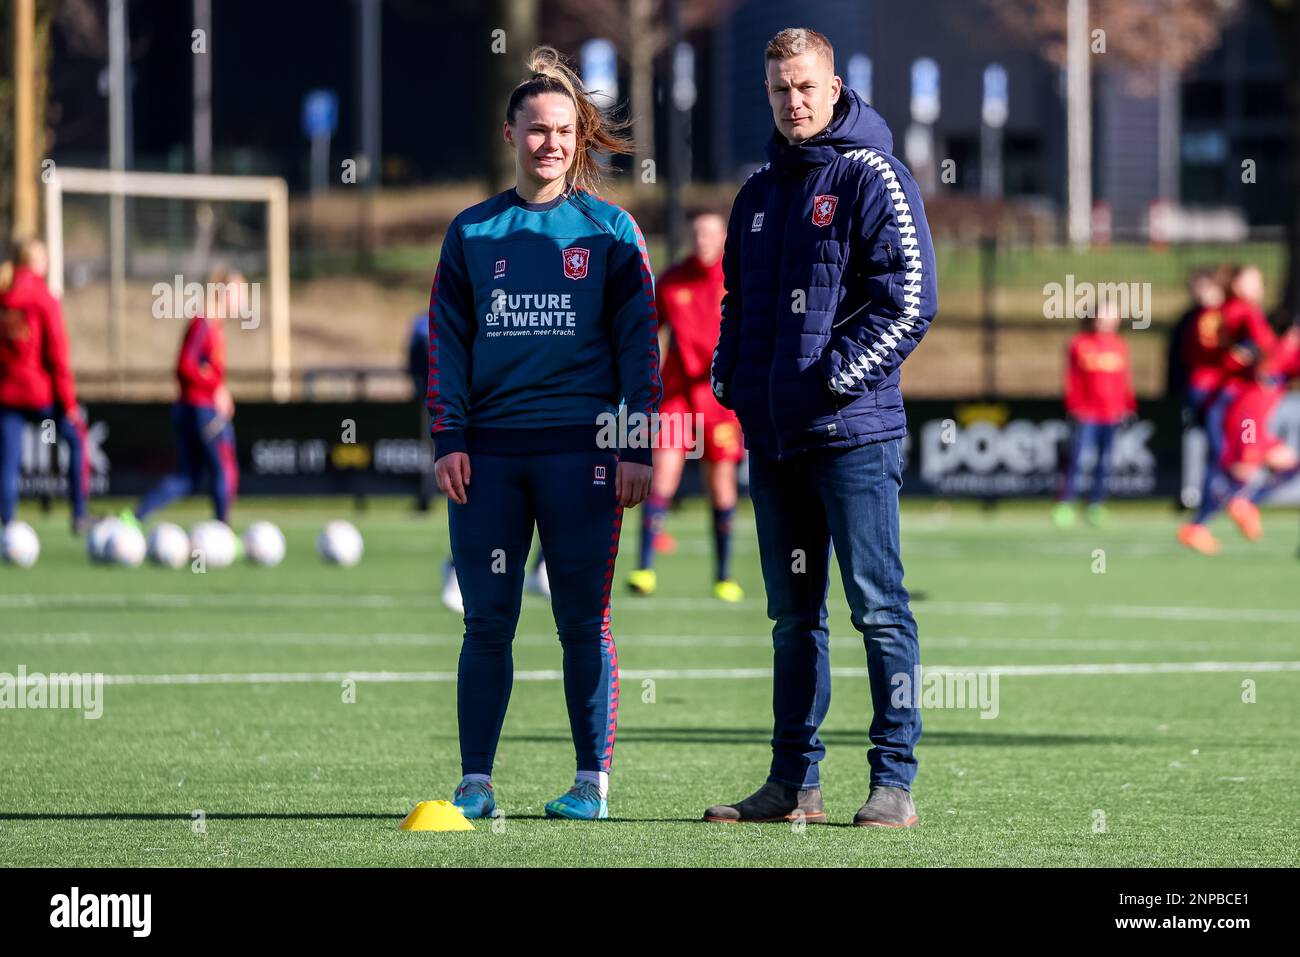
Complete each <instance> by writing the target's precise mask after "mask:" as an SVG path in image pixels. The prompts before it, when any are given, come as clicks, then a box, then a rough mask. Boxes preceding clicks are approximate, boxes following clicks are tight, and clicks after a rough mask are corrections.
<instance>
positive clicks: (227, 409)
mask: <svg viewBox="0 0 1300 957" xmlns="http://www.w3.org/2000/svg"><path fill="white" fill-rule="evenodd" d="M212 405H213V406H214V407H215V408H216V410H217V415H219V416H221V417H222V418H223V419H225V420H226V421H227V422H229V421H230V420H231V419H233V418H234V417H235V400H234V399H233V398H232V397H231V395H230V390H229V389H227V388H226V387H225V386H224V385H223V386H218V387H217V390H216V391H215V392H214V393H212Z"/></svg>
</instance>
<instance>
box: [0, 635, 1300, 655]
mask: <svg viewBox="0 0 1300 957" xmlns="http://www.w3.org/2000/svg"><path fill="white" fill-rule="evenodd" d="M615 637H616V640H617V641H618V643H619V644H620V645H623V646H625V647H627V648H694V649H697V650H712V649H723V648H748V649H760V648H761V649H768V648H771V647H772V638H771V636H770V635H769V634H768V633H767V632H766V631H757V630H756V631H755V632H753V633H752V634H748V635H638V634H628V633H624V634H621V635H618V634H616V636H615ZM5 640H6V641H8V642H10V643H24V642H25V643H31V644H42V645H64V644H66V645H101V646H102V645H176V644H217V645H230V644H237V643H238V644H254V645H279V646H295V647H306V648H314V647H330V646H342V647H349V648H357V647H384V646H397V647H447V648H459V647H460V645H461V642H462V641H463V640H464V639H463V636H462V635H461V634H459V633H420V632H409V633H388V632H379V633H374V634H366V633H359V634H347V633H341V632H321V633H312V632H278V631H262V632H259V631H238V632H221V631H176V632H163V631H158V632H110V633H105V634H93V633H90V632H85V631H73V632H20V633H17V634H12V635H6V636H5ZM558 642H559V639H558V638H557V637H556V635H555V633H554V632H551V633H524V634H517V635H516V636H515V641H514V643H515V644H516V645H520V646H523V645H529V646H532V645H539V646H550V645H555V644H558ZM830 645H831V647H832V648H861V647H862V636H861V635H856V634H853V635H848V636H832V637H831V639H830ZM1297 645H1300V640H1292V639H1280V640H1273V639H1252V640H1251V646H1252V648H1253V649H1254V650H1255V651H1260V650H1262V648H1263V647H1269V648H1281V649H1284V650H1292V649H1293V648H1295V647H1296V646H1297ZM921 648H922V649H923V650H924V649H931V648H961V649H976V650H994V649H1000V650H1018V651H1144V650H1153V649H1163V650H1165V651H1171V650H1175V649H1183V650H1186V651H1205V652H1212V651H1218V650H1221V649H1222V642H1218V641H1208V640H1204V639H1186V638H1181V637H1179V636H1178V635H1169V636H1153V637H1148V638H1055V637H1035V638H974V637H970V636H967V635H931V634H927V633H925V632H924V631H922V633H921Z"/></svg>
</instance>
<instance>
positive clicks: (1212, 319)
mask: <svg viewBox="0 0 1300 957" xmlns="http://www.w3.org/2000/svg"><path fill="white" fill-rule="evenodd" d="M1225 293H1226V301H1225V302H1224V304H1223V307H1222V308H1221V309H1220V310H1218V311H1217V312H1216V311H1214V310H1209V311H1207V312H1206V313H1205V314H1204V315H1203V316H1202V317H1201V319H1200V320H1199V321H1198V322H1197V323H1196V324H1195V325H1194V326H1192V327H1191V328H1190V329H1189V330H1188V338H1187V343H1186V351H1185V353H1184V355H1185V357H1186V359H1187V364H1188V370H1189V372H1188V374H1189V377H1190V378H1189V395H1190V396H1192V398H1193V401H1195V402H1196V403H1197V404H1198V405H1199V408H1200V409H1201V412H1202V422H1203V424H1204V427H1205V430H1206V435H1207V436H1208V437H1209V442H1210V444H1211V450H1212V454H1214V455H1215V456H1216V457H1217V460H1218V461H1217V463H1216V465H1217V468H1215V469H1214V470H1213V472H1212V473H1211V474H1209V475H1207V479H1206V482H1205V483H1204V487H1203V489H1202V494H1201V502H1200V505H1199V507H1198V508H1197V511H1196V515H1195V516H1194V517H1193V518H1192V520H1191V521H1190V522H1188V523H1187V524H1185V525H1183V527H1182V528H1180V529H1179V530H1178V540H1179V541H1180V542H1181V543H1182V544H1184V545H1186V546H1187V547H1188V548H1192V549H1195V550H1196V551H1198V552H1203V553H1205V554H1207V555H1212V554H1214V553H1215V552H1217V551H1218V550H1219V542H1218V540H1217V539H1216V538H1215V537H1214V535H1213V533H1211V532H1210V529H1209V527H1208V522H1209V519H1210V517H1211V516H1213V515H1214V513H1215V512H1217V511H1218V510H1219V509H1220V508H1223V507H1224V506H1225V504H1226V503H1228V502H1230V501H1231V502H1232V503H1233V504H1232V506H1231V507H1230V508H1229V509H1228V514H1229V516H1230V517H1231V518H1232V519H1233V521H1234V522H1236V523H1237V525H1238V527H1240V528H1241V531H1242V533H1243V534H1245V535H1246V536H1247V537H1251V536H1252V535H1255V534H1258V532H1257V524H1258V520H1259V517H1258V514H1257V513H1256V512H1255V511H1254V510H1253V509H1252V508H1251V507H1250V503H1249V501H1248V500H1247V499H1246V498H1243V497H1241V496H1237V495H1234V490H1233V488H1232V483H1231V482H1230V481H1229V480H1228V479H1227V478H1226V477H1225V476H1224V475H1223V472H1222V463H1223V456H1224V452H1225V450H1224V440H1225V438H1226V437H1227V436H1228V434H1229V423H1228V421H1227V412H1228V408H1229V407H1230V406H1231V405H1232V404H1233V403H1234V402H1235V401H1236V400H1237V399H1238V398H1239V397H1240V396H1241V394H1242V393H1243V392H1244V391H1246V390H1247V389H1248V388H1249V387H1250V386H1251V385H1252V384H1253V383H1254V382H1255V378H1256V373H1257V367H1258V365H1259V360H1260V358H1261V357H1262V356H1266V355H1269V354H1270V353H1272V352H1273V351H1274V349H1275V348H1276V346H1277V336H1276V335H1275V334H1274V332H1273V328H1272V326H1270V325H1269V322H1268V317H1267V316H1265V315H1264V311H1263V309H1261V308H1260V304H1261V303H1262V302H1263V301H1264V276H1263V273H1261V272H1260V270H1259V268H1258V267H1257V266H1252V265H1245V266H1234V267H1230V268H1229V270H1228V272H1227V285H1226V288H1225Z"/></svg>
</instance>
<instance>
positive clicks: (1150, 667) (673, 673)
mask: <svg viewBox="0 0 1300 957" xmlns="http://www.w3.org/2000/svg"><path fill="white" fill-rule="evenodd" d="M924 670H925V671H927V672H932V673H958V674H969V673H971V672H978V673H986V674H999V675H1021V676H1026V677H1033V676H1041V675H1152V674H1198V673H1214V672H1261V671H1300V661H1166V662H1132V663H1128V664H1071V665H926V666H925V668H924ZM866 675H867V669H865V668H832V669H831V676H832V677H835V678H865V677H866ZM771 676H772V669H771V668H658V669H657V668H651V669H632V668H628V669H624V670H622V671H620V672H619V677H620V678H621V679H626V680H629V681H638V680H641V679H643V678H655V679H659V680H685V681H691V680H716V679H751V678H770V677H771ZM514 677H515V680H516V681H559V680H561V679H562V678H563V677H564V673H563V672H562V671H556V670H544V671H516V672H515V676H514ZM349 678H350V679H352V680H354V681H357V682H370V683H381V684H382V683H386V684H396V683H433V682H449V681H455V680H456V673H455V672H454V671H315V672H305V671H299V672H249V673H224V674H175V675H162V674H160V675H104V683H105V684H110V685H236V684H311V683H328V684H337V683H338V682H341V681H344V680H347V679H349ZM28 680H29V682H30V681H31V680H34V679H32V678H30V677H29V679H28Z"/></svg>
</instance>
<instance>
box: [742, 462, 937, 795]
mask: <svg viewBox="0 0 1300 957" xmlns="http://www.w3.org/2000/svg"><path fill="white" fill-rule="evenodd" d="M901 449H902V445H901V442H900V440H898V439H891V440H889V441H885V442H876V443H873V444H871V445H862V446H858V447H857V448H853V449H824V450H817V451H813V452H806V453H803V454H800V455H796V456H794V457H792V458H789V459H781V460H776V459H771V458H768V457H766V456H763V455H761V454H757V453H751V455H750V466H749V468H750V473H749V474H750V495H751V496H752V498H753V500H754V518H755V521H756V522H757V525H758V546H759V554H760V557H761V560H762V566H763V585H764V587H765V588H766V589H767V616H768V617H769V618H771V619H772V620H773V621H774V622H776V624H775V625H774V626H773V628H772V644H773V648H774V655H773V671H774V675H773V677H774V682H773V684H774V687H773V694H772V711H773V716H774V719H775V720H774V727H773V730H772V768H771V774H770V776H769V780H771V781H777V782H781V783H783V784H788V785H791V786H794V787H800V788H815V787H819V786H820V784H821V779H820V774H819V770H818V767H819V762H820V761H821V759H822V758H823V757H824V756H825V754H826V748H825V747H824V746H823V744H822V741H821V738H820V737H819V736H818V729H819V728H820V727H821V724H822V721H823V720H824V719H825V717H826V712H827V710H828V709H829V707H830V703H831V665H830V632H829V630H828V628H827V623H826V594H827V591H828V590H829V588H830V550H831V545H832V543H833V544H834V546H835V555H836V558H837V560H838V561H839V566H840V577H841V579H842V580H843V582H844V592H845V595H846V596H847V598H848V602H849V611H850V615H851V620H852V622H853V627H855V628H856V629H857V630H858V631H860V632H861V633H862V637H863V640H864V641H865V643H866V648H867V677H868V682H869V683H870V686H871V702H872V708H873V711H874V714H873V717H872V720H871V728H870V731H869V735H870V738H871V743H872V745H874V747H873V748H872V749H871V750H870V751H869V752H868V753H867V760H868V762H869V763H870V765H871V785H872V787H877V786H885V787H897V788H904V789H907V790H911V787H912V781H913V779H914V778H915V777H916V756H915V753H914V750H915V748H916V744H917V742H918V741H920V739H921V712H920V710H919V709H917V708H913V707H910V706H903V707H898V706H895V704H894V703H893V702H892V701H891V692H892V691H893V689H894V685H893V684H891V678H893V676H895V675H907V676H908V680H909V681H911V680H912V679H913V678H914V676H915V675H916V668H917V667H919V665H920V662H921V648H920V643H919V642H918V640H917V634H916V620H915V619H914V618H913V617H912V612H911V609H910V608H909V607H908V595H907V589H905V588H904V587H903V562H902V558H901V557H900V554H899V541H898V491H899V488H900V486H901V485H902V462H901Z"/></svg>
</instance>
